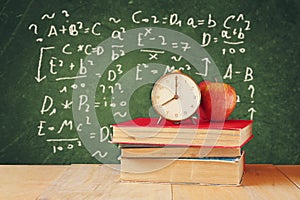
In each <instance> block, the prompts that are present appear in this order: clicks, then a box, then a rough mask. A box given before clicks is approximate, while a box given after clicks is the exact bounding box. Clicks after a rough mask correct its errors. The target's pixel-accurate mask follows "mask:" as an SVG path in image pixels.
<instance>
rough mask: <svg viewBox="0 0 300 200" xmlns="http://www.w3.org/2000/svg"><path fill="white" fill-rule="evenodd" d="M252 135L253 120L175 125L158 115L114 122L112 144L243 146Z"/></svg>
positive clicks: (187, 122)
mask: <svg viewBox="0 0 300 200" xmlns="http://www.w3.org/2000/svg"><path fill="white" fill-rule="evenodd" d="M252 137H253V135H252V120H227V121H225V122H209V121H199V120H196V123H195V124H194V123H192V121H189V120H186V121H184V122H182V123H181V124H174V123H172V122H169V121H165V120H162V122H160V123H158V119H157V118H137V119H134V120H131V121H127V122H123V123H119V124H115V125H113V138H112V142H113V143H119V144H121V145H130V144H131V145H132V144H134V145H157V146H190V147H214V148H240V147H242V146H243V145H244V144H245V143H247V142H248V141H249V140H251V138H252Z"/></svg>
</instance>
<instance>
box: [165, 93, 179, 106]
mask: <svg viewBox="0 0 300 200" xmlns="http://www.w3.org/2000/svg"><path fill="white" fill-rule="evenodd" d="M178 98H179V97H178V95H174V97H173V98H171V99H169V100H168V101H166V102H165V103H163V104H161V105H162V106H164V105H166V104H168V103H169V102H171V101H173V100H176V99H178Z"/></svg>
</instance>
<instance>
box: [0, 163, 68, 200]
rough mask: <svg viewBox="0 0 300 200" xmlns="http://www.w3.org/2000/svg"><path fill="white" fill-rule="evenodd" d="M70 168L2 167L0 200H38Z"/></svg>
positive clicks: (49, 166)
mask: <svg viewBox="0 0 300 200" xmlns="http://www.w3.org/2000/svg"><path fill="white" fill-rule="evenodd" d="M68 167H69V166H67V165H65V166H62V165H61V166H58V165H55V166H54V165H52V166H51V165H48V166H46V165H39V166H36V165H1V166H0V177H1V178H0V199H24V200H26V199H28V200H32V199H36V197H37V196H38V195H39V194H40V193H41V191H43V190H45V189H46V188H47V187H48V186H49V185H50V183H51V181H53V180H55V179H56V178H57V177H59V175H60V174H62V173H63V172H64V170H65V169H67V168H68Z"/></svg>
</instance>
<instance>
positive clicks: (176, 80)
mask: <svg viewBox="0 0 300 200" xmlns="http://www.w3.org/2000/svg"><path fill="white" fill-rule="evenodd" d="M177 88H178V77H177V76H175V96H178V95H177Z"/></svg>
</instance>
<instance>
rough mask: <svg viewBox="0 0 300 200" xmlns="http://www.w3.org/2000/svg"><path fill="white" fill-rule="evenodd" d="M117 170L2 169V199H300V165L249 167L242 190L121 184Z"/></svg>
mask: <svg viewBox="0 0 300 200" xmlns="http://www.w3.org/2000/svg"><path fill="white" fill-rule="evenodd" d="M116 166H117V165H1V166H0V177H1V178H0V199H1V200H2V199H22V200H23V199H40V200H46V199H47V200H50V199H55V200H56V199H64V200H65V199H76V200H77V199H79V200H81V199H92V200H94V199H105V200H107V199H108V200H110V199H114V200H115V199H116V200H119V199H122V200H123V199H155V200H157V199H162V200H169V199H180V200H185V199H188V200H190V199H191V200H193V199H243V200H247V199H255V200H256V199H268V200H269V199H280V200H282V199H286V200H287V199H289V200H292V199H297V200H299V199H300V165H276V166H274V165H266V164H263V165H260V164H248V165H246V172H245V176H244V180H243V183H242V185H241V186H239V187H232V186H231V187H229V186H200V185H187V184H185V185H184V184H181V185H179V184H157V183H156V184H154V183H132V182H120V179H119V171H118V170H115V169H113V168H116Z"/></svg>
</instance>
